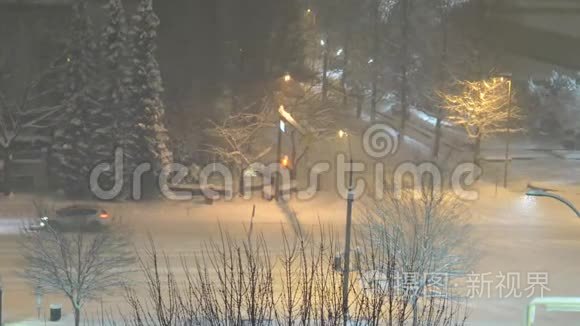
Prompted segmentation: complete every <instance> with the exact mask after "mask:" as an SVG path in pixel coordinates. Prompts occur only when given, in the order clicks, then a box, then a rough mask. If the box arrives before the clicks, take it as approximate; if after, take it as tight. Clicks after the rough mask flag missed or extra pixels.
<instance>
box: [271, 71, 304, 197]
mask: <svg viewBox="0 0 580 326" xmlns="http://www.w3.org/2000/svg"><path fill="white" fill-rule="evenodd" d="M287 76H290V75H287ZM278 115H279V121H278V143H277V149H276V162H277V164H279V167H287V166H288V165H289V164H290V160H289V159H288V156H285V157H282V133H285V132H286V123H288V124H290V125H291V126H292V127H294V128H295V129H296V130H298V132H299V133H300V134H302V135H305V134H306V133H307V130H306V129H305V128H304V127H303V126H302V125H300V124H299V123H298V122H297V121H296V119H294V117H293V116H292V115H291V114H290V113H289V112H288V111H286V108H285V107H284V105H280V107H278ZM285 164H286V166H285ZM278 172H279V173H277V174H276V183H275V187H276V188H275V191H274V195H275V197H276V199H280V175H279V174H280V172H281V171H278Z"/></svg>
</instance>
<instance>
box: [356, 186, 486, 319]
mask: <svg viewBox="0 0 580 326" xmlns="http://www.w3.org/2000/svg"><path fill="white" fill-rule="evenodd" d="M364 216H365V218H366V221H367V222H366V223H364V224H363V225H364V226H366V227H368V229H365V228H364V227H363V228H362V229H361V230H360V231H361V236H362V237H363V238H366V239H369V240H368V241H367V242H366V243H365V250H364V251H363V253H364V257H365V258H364V259H363V266H365V267H364V268H365V269H367V273H365V274H362V275H363V276H364V277H366V278H364V277H363V280H364V281H365V283H366V284H368V286H369V289H370V290H371V291H372V293H373V296H372V297H371V299H372V300H379V299H380V301H378V302H377V301H375V304H384V305H385V306H386V307H387V309H388V310H387V315H388V317H387V319H388V320H398V321H399V322H402V323H404V322H405V321H407V320H409V319H411V320H412V324H413V325H425V324H426V325H454V324H456V323H461V322H462V321H464V319H465V316H464V315H462V313H461V308H462V307H461V306H462V305H461V303H460V302H458V301H457V300H458V297H457V295H458V294H455V293H452V292H451V290H452V288H451V287H449V286H448V285H449V283H448V282H449V281H450V280H452V279H453V278H454V277H458V276H460V275H465V274H467V273H468V272H469V270H470V268H471V267H472V266H473V263H474V262H475V260H476V259H477V257H478V255H477V252H476V251H475V250H474V246H473V240H472V237H470V235H469V230H470V228H469V225H468V224H467V223H466V221H465V208H464V207H463V205H462V204H461V203H460V202H459V200H458V199H456V198H455V197H453V196H452V195H451V194H448V193H446V192H438V191H418V192H417V191H410V190H407V191H402V192H398V191H397V192H395V191H393V190H392V189H390V190H387V192H386V193H385V196H384V199H383V200H378V201H374V202H372V203H370V204H369V205H368V206H367V210H366V213H365V214H364ZM432 276H439V277H444V278H446V280H445V281H444V282H439V283H438V284H436V282H434V281H433V279H432ZM439 281H441V280H439ZM397 283H398V286H397ZM377 292H378V294H380V295H379V296H378V297H377V295H376V294H377ZM434 293H436V294H438V296H433V295H432V294H434ZM367 300H370V299H367ZM442 304H446V305H447V309H441V308H440V305H442ZM463 308H464V307H463ZM380 311H381V310H380V309H379V310H378V311H376V310H375V311H372V316H375V317H373V318H377V317H376V316H377V315H380ZM464 313H465V312H463V314H464ZM435 320H439V322H437V323H433V322H434V321H435ZM444 320H447V322H443V321H444ZM429 321H430V322H429Z"/></svg>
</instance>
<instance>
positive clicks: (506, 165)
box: [497, 74, 512, 188]
mask: <svg viewBox="0 0 580 326" xmlns="http://www.w3.org/2000/svg"><path fill="white" fill-rule="evenodd" d="M497 77H499V79H500V81H502V82H503V81H504V80H506V81H507V83H508V107H507V121H506V129H507V135H506V141H505V161H504V170H503V187H504V188H507V180H508V169H509V153H510V140H511V129H510V127H511V126H510V124H511V119H512V74H500V75H497Z"/></svg>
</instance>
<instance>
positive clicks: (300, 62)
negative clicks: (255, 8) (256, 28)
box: [270, 0, 313, 75]
mask: <svg viewBox="0 0 580 326" xmlns="http://www.w3.org/2000/svg"><path fill="white" fill-rule="evenodd" d="M275 8H276V11H275V12H274V13H273V14H274V17H276V19H274V20H273V22H272V23H273V32H272V35H271V42H270V48H271V51H270V53H271V58H270V60H271V69H272V72H273V73H274V75H279V74H282V73H284V72H287V71H301V70H302V69H303V68H304V61H305V47H306V40H305V32H306V24H307V22H308V20H307V18H308V17H306V16H307V15H313V13H312V12H307V11H306V10H304V8H302V6H301V4H300V2H299V1H298V0H287V1H282V2H280V3H279V5H278V6H276V7H275Z"/></svg>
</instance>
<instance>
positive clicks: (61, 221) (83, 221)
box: [41, 206, 111, 230]
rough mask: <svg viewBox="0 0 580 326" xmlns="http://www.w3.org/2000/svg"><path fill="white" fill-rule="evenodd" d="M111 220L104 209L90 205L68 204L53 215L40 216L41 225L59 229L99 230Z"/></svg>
mask: <svg viewBox="0 0 580 326" xmlns="http://www.w3.org/2000/svg"><path fill="white" fill-rule="evenodd" d="M110 221H111V215H110V214H109V213H108V212H107V211H106V210H104V209H102V208H98V207H90V206H69V207H65V208H62V209H59V210H57V211H56V212H55V214H54V216H45V217H43V218H41V225H42V226H43V227H45V226H51V227H53V228H55V229H59V230H74V229H82V230H100V229H102V228H104V227H107V225H108V224H109V223H110Z"/></svg>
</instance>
